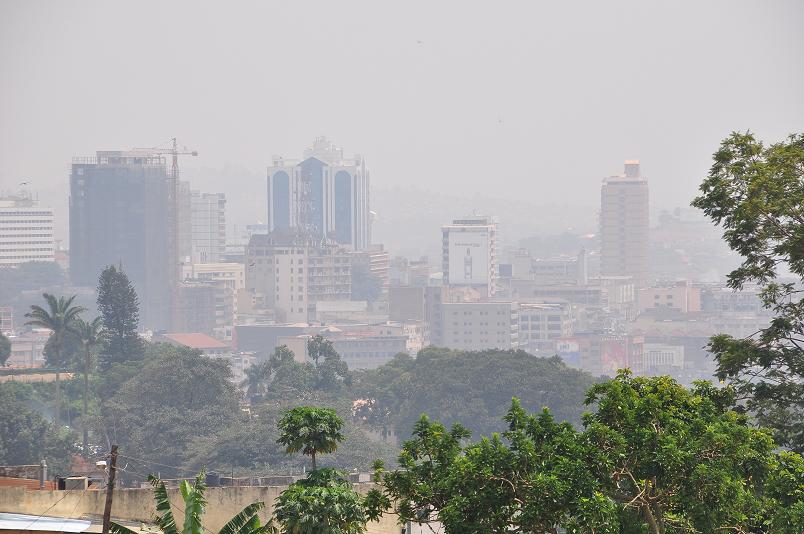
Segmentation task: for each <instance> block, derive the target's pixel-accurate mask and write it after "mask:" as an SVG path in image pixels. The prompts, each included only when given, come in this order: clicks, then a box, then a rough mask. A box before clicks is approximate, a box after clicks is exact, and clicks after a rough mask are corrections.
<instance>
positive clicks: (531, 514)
mask: <svg viewBox="0 0 804 534" xmlns="http://www.w3.org/2000/svg"><path fill="white" fill-rule="evenodd" d="M504 419H505V421H506V422H507V423H508V430H507V431H506V432H504V433H503V434H502V436H500V435H498V434H493V435H492V436H491V438H486V437H484V438H482V439H481V440H480V441H478V442H476V443H468V442H467V440H468V438H469V436H470V432H469V431H468V430H467V429H466V428H464V427H463V426H461V425H460V424H455V425H453V426H452V428H451V429H450V430H449V431H448V430H447V429H446V428H445V427H444V426H443V425H442V424H440V423H437V422H431V421H430V420H429V419H428V418H427V417H426V416H422V418H421V419H420V420H419V421H418V422H417V423H416V425H415V426H414V430H413V439H411V440H409V441H407V442H406V443H405V445H404V447H403V449H402V452H401V453H400V456H399V465H400V469H399V470H396V471H391V472H388V473H385V472H384V471H383V469H382V466H381V464H378V472H377V476H378V479H380V480H382V488H383V489H382V490H373V491H372V492H371V493H370V494H369V496H368V498H367V501H368V503H369V516H370V517H372V518H374V517H376V516H377V515H379V514H380V513H382V511H384V510H387V509H388V508H391V509H393V511H394V513H396V514H397V515H398V516H399V518H400V520H401V521H405V522H406V521H410V522H414V523H430V522H433V521H439V522H440V523H442V524H443V525H444V527H445V528H446V530H447V532H523V533H526V532H527V533H543V532H553V533H554V532H557V530H558V528H559V527H562V526H563V527H564V528H565V529H566V530H567V531H568V532H599V533H606V532H618V530H617V529H616V528H615V525H616V521H617V516H616V505H615V504H614V503H613V501H611V500H610V499H609V498H608V497H606V496H605V495H603V494H602V492H600V491H599V483H598V481H597V479H596V477H595V475H594V473H593V472H592V471H590V469H589V463H588V461H587V460H588V458H589V457H590V454H591V450H590V447H589V445H588V444H587V443H586V442H585V441H584V440H583V439H582V438H581V436H580V435H579V434H578V433H577V432H576V431H575V429H574V428H573V427H572V425H570V424H569V423H566V422H565V423H556V422H555V421H554V419H553V417H552V416H551V415H550V413H549V411H548V410H547V409H545V410H543V411H542V413H541V414H539V415H528V414H527V413H526V412H525V411H524V410H523V409H522V407H521V406H520V404H519V401H518V400H516V399H514V400H513V402H512V404H511V408H510V409H509V411H508V414H507V415H506V416H505V418H504Z"/></svg>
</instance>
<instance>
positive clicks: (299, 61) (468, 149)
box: [0, 0, 804, 218]
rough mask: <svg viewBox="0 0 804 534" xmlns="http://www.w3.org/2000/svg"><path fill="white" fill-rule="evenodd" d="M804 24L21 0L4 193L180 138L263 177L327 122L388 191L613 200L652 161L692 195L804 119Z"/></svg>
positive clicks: (654, 189)
mask: <svg viewBox="0 0 804 534" xmlns="http://www.w3.org/2000/svg"><path fill="white" fill-rule="evenodd" d="M803 27H804V2H801V1H797V0H791V1H786V2H785V1H752V2H745V1H731V0H729V1H719V2H716V1H699V0H696V1H672V2H649V1H644V0H640V1H633V2H602V1H590V2H567V1H554V2H537V1H527V2H479V1H469V2H467V1H460V2H441V1H422V2H414V1H406V2H393V3H391V2H383V1H377V0H374V1H366V2H344V1H336V2H324V1H321V2H303V1H284V2H267V1H264V2H253V3H252V2H239V1H238V2H214V3H212V2H143V1H136V2H134V1H132V2H107V1H104V2H35V1H31V0H21V1H8V0H2V1H0V97H1V98H0V189H9V188H13V187H16V184H17V183H19V182H20V181H23V180H30V181H32V182H33V185H34V188H40V189H47V188H54V187H56V185H57V184H59V183H61V184H64V183H66V182H67V175H68V169H69V164H70V159H71V157H72V156H74V155H91V154H93V153H94V152H95V150H98V149H120V148H129V147H133V146H153V145H157V144H159V143H161V142H162V141H164V140H165V139H168V138H170V137H172V136H177V137H178V138H179V139H180V141H181V142H182V143H184V144H186V145H188V146H191V147H192V148H195V149H197V150H198V151H199V152H200V153H201V156H200V157H199V158H197V159H196V161H194V162H192V163H190V162H187V165H189V166H199V167H207V168H223V167H224V166H225V165H227V164H228V165H238V166H242V167H245V168H247V169H251V170H253V171H255V173H256V172H259V173H260V174H258V175H257V174H255V175H256V176H260V178H259V179H260V180H262V178H261V176H263V174H262V173H263V171H262V169H263V168H264V167H265V166H266V165H267V164H268V163H269V162H270V158H271V155H272V154H283V155H285V156H287V157H298V156H299V155H300V154H301V151H302V149H303V148H304V147H305V146H307V145H308V144H310V142H311V141H312V139H313V138H314V137H315V136H316V135H320V134H325V135H327V136H329V137H330V138H331V139H332V140H333V141H335V142H336V143H337V144H339V145H341V146H343V147H344V149H345V151H346V153H347V154H352V153H355V152H356V153H360V154H363V155H364V156H366V158H367V161H368V163H369V165H370V168H371V169H372V180H373V182H374V185H375V186H376V187H393V186H408V185H410V186H413V187H420V188H426V189H430V190H433V191H437V192H442V193H449V192H455V193H459V194H462V195H467V196H473V195H477V194H483V193H485V192H488V193H490V194H493V195H494V196H497V197H508V198H516V199H518V200H530V201H532V202H534V203H536V204H544V203H552V202H561V203H568V202H569V203H574V202H576V201H577V203H578V204H589V205H595V204H596V203H597V202H598V198H599V183H600V179H601V177H603V176H605V175H609V174H615V173H619V172H621V169H622V161H623V160H624V159H630V158H638V159H640V160H642V164H643V172H644V174H645V175H647V176H648V178H649V179H650V182H651V197H652V201H653V203H654V204H655V205H657V206H659V207H669V206H676V205H686V204H688V202H689V200H690V198H691V197H692V196H693V194H694V191H695V188H696V187H697V184H698V183H699V182H700V180H701V178H702V176H703V173H705V172H706V169H707V168H708V165H709V158H710V155H711V153H712V152H713V151H714V149H715V148H716V146H717V143H718V142H719V140H720V139H722V138H723V137H724V136H726V135H727V134H728V133H729V132H730V131H732V130H744V129H748V128H750V129H751V130H753V131H755V132H756V133H757V134H758V135H759V136H760V137H762V138H765V139H779V138H781V137H782V136H784V135H786V134H788V133H790V132H793V131H802V130H803V129H804V97H803V96H802V95H804V31H803V30H802V28H803ZM255 179H256V178H255ZM233 187H237V184H235V183H231V182H229V183H222V184H221V187H220V188H219V189H221V190H223V191H227V192H228V191H229V190H231V188H233ZM259 190H262V184H260V189H259ZM263 217H264V214H262V213H255V214H254V218H263Z"/></svg>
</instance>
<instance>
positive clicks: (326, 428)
mask: <svg viewBox="0 0 804 534" xmlns="http://www.w3.org/2000/svg"><path fill="white" fill-rule="evenodd" d="M278 427H279V431H280V433H281V434H280V436H279V439H277V440H276V441H277V443H280V444H282V445H284V446H285V450H286V451H287V452H289V453H292V452H301V453H302V454H304V455H306V456H310V458H311V459H312V464H313V470H315V469H316V463H315V457H316V454H320V453H328V452H335V449H337V448H338V443H340V442H341V441H343V439H344V438H343V434H341V428H343V420H342V419H341V418H340V417H338V412H336V411H335V410H333V409H331V408H313V407H310V406H297V407H296V408H293V409H292V410H289V411H288V412H287V413H285V415H284V416H282V419H280V420H279V424H278Z"/></svg>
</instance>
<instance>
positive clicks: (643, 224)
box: [600, 160, 650, 288]
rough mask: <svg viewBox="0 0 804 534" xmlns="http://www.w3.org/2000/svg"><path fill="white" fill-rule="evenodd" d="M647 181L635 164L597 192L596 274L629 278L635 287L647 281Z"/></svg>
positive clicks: (612, 177)
mask: <svg viewBox="0 0 804 534" xmlns="http://www.w3.org/2000/svg"><path fill="white" fill-rule="evenodd" d="M648 200H649V198H648V181H647V180H646V179H645V178H644V177H643V176H642V174H641V173H640V170H639V161H636V160H634V161H626V162H625V173H624V174H621V175H619V176H611V177H609V178H606V179H604V180H603V186H602V187H601V189H600V274H601V275H602V276H630V277H632V278H633V281H634V284H635V285H636V287H637V288H641V287H646V284H647V281H648V232H649V225H650V220H649V210H648Z"/></svg>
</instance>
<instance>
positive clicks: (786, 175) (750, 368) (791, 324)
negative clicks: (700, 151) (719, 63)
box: [692, 133, 804, 452]
mask: <svg viewBox="0 0 804 534" xmlns="http://www.w3.org/2000/svg"><path fill="white" fill-rule="evenodd" d="M700 191H701V194H700V195H699V196H698V197H697V198H696V199H695V200H694V201H693V202H692V205H693V206H695V207H697V208H700V209H701V210H703V212H704V213H705V214H706V215H708V216H709V217H710V218H711V219H712V221H714V222H715V223H716V224H718V225H722V227H723V229H724V233H723V237H724V239H725V240H726V242H727V243H728V245H729V247H731V248H732V250H734V251H735V252H737V253H738V254H740V255H741V256H742V257H743V262H742V264H741V265H740V267H738V268H737V269H735V270H734V271H732V272H731V273H730V274H729V276H728V284H729V286H730V287H732V288H734V289H741V288H742V287H743V286H744V285H745V284H747V283H757V284H759V285H760V286H761V288H762V292H761V298H762V300H763V303H764V305H765V306H766V307H767V308H769V309H771V310H773V312H774V313H775V318H774V319H773V321H772V322H771V324H770V325H769V326H768V327H767V328H765V329H763V330H762V331H761V332H760V333H759V335H758V336H753V337H751V338H747V339H735V338H733V337H731V336H728V335H719V336H715V337H714V338H712V340H711V342H710V344H709V350H710V351H711V352H712V353H713V354H714V355H715V357H716V358H717V362H718V369H717V374H718V377H719V378H721V379H729V380H730V381H731V383H732V384H734V386H735V388H736V390H737V393H738V395H739V396H740V397H741V398H745V399H748V406H749V408H750V409H751V410H752V411H753V412H754V413H755V414H756V416H757V419H758V421H759V422H760V423H761V424H763V425H766V426H769V427H771V428H773V429H774V430H776V437H777V439H778V440H779V441H780V442H781V443H782V444H784V445H786V446H789V447H791V448H793V449H795V450H797V451H798V452H804V300H802V298H801V292H802V291H804V290H802V288H801V283H802V282H804V135H803V134H797V135H791V136H790V137H789V138H788V139H787V140H786V141H785V142H781V143H776V144H773V145H770V146H767V147H766V146H764V145H763V143H761V142H760V141H757V140H756V139H755V138H754V136H753V135H752V134H750V133H745V134H740V133H734V134H732V135H731V136H730V137H729V138H727V139H726V140H724V141H723V142H722V144H721V146H720V149H719V150H718V151H717V152H716V153H715V154H714V163H713V165H712V168H711V169H710V171H709V175H708V176H707V178H706V179H705V180H704V181H703V183H702V184H701V187H700ZM788 272H789V273H790V274H791V275H792V276H793V277H795V279H796V280H785V275H786V273H788ZM796 281H797V282H798V284H797V283H796Z"/></svg>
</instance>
